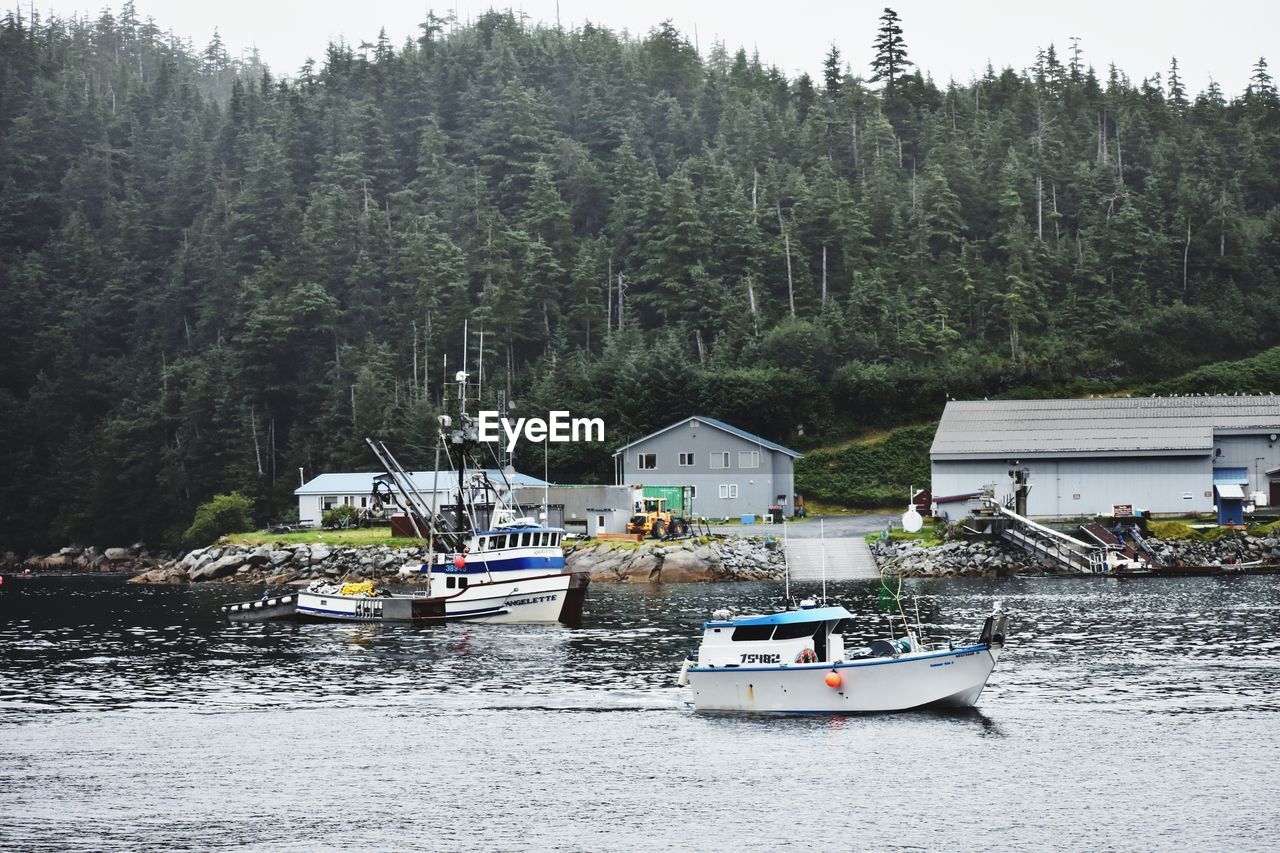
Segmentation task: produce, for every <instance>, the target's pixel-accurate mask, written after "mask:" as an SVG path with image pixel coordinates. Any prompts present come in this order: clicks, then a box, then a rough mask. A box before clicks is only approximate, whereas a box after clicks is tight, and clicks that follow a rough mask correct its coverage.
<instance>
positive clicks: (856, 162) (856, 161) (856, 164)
mask: <svg viewBox="0 0 1280 853" xmlns="http://www.w3.org/2000/svg"><path fill="white" fill-rule="evenodd" d="M849 141H850V142H851V143H852V144H853V168H854V169H858V168H861V160H862V158H861V156H860V155H859V154H858V117H857V116H854V117H853V129H852V130H851V131H850V133H849Z"/></svg>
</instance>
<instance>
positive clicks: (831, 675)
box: [827, 669, 844, 687]
mask: <svg viewBox="0 0 1280 853" xmlns="http://www.w3.org/2000/svg"><path fill="white" fill-rule="evenodd" d="M843 683H844V679H843V678H841V677H840V673H838V672H836V671H835V670H834V669H833V670H831V671H830V672H828V673H827V686H828V687H839V686H840V685H841V684H843Z"/></svg>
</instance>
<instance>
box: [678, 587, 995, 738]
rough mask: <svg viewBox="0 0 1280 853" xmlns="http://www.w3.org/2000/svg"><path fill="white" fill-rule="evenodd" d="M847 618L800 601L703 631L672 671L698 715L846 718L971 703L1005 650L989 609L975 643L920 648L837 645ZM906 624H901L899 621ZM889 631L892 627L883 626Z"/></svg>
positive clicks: (889, 642) (913, 635)
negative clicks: (677, 671) (727, 713)
mask: <svg viewBox="0 0 1280 853" xmlns="http://www.w3.org/2000/svg"><path fill="white" fill-rule="evenodd" d="M852 621H853V614H852V613H850V612H849V611H848V610H846V609H845V608H843V607H818V606H816V604H815V603H814V602H812V601H807V602H803V603H802V605H801V607H799V608H798V609H794V610H784V611H782V612H778V613H770V614H765V615H754V616H738V617H735V616H733V615H732V614H731V613H730V612H729V611H727V610H720V611H717V612H716V613H714V614H712V619H711V620H710V621H708V622H706V623H705V625H704V631H703V635H702V644H701V646H700V647H699V649H698V653H697V656H696V657H691V658H687V659H686V660H685V663H684V666H683V668H682V669H681V671H680V679H679V680H680V683H681V685H688V686H689V688H690V689H691V690H692V692H693V707H694V710H696V711H739V712H757V713H782V714H850V713H867V712H876V711H905V710H909V709H913V708H931V707H969V706H972V705H975V704H977V702H978V697H980V696H981V695H982V690H983V688H984V687H985V686H986V684H987V679H988V678H989V677H990V675H991V671H992V670H993V669H994V668H995V665H996V661H997V660H998V659H999V657H1000V653H1001V651H1002V650H1003V648H1004V643H1005V631H1006V628H1007V617H1006V616H1005V614H1004V613H1003V612H1002V611H1001V609H1000V606H999V605H998V604H997V605H996V608H995V610H994V611H993V612H992V614H991V615H990V616H988V617H987V619H986V622H985V623H984V624H983V626H982V629H981V631H980V632H979V634H978V636H977V637H976V639H973V640H971V641H967V642H961V643H955V642H951V641H945V642H925V641H924V640H923V639H922V636H921V632H920V630H919V626H918V625H917V626H916V627H915V628H908V629H906V630H905V631H904V633H903V634H902V636H899V637H896V638H894V637H891V638H889V639H880V640H876V641H874V642H872V643H869V644H867V645H862V646H856V647H854V648H848V649H847V648H846V647H845V639H844V632H845V631H846V630H848V629H849V628H850V627H851V624H852ZM904 621H905V620H904ZM890 624H892V620H891V621H890Z"/></svg>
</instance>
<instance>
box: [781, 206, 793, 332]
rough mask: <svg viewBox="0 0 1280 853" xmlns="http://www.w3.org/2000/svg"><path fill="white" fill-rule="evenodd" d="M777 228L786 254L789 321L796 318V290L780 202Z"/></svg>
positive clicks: (789, 238)
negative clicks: (779, 230) (789, 308)
mask: <svg viewBox="0 0 1280 853" xmlns="http://www.w3.org/2000/svg"><path fill="white" fill-rule="evenodd" d="M778 228H779V229H781V231H782V243H783V246H784V247H785V251H786V254H787V302H788V303H789V304H790V305H791V319H792V320H794V319H795V318H796V288H795V283H794V281H793V280H792V278H791V237H789V236H788V235H787V226H786V225H784V224H783V222H782V202H781V201H779V202H778Z"/></svg>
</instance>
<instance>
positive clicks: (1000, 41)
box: [0, 0, 1280, 96]
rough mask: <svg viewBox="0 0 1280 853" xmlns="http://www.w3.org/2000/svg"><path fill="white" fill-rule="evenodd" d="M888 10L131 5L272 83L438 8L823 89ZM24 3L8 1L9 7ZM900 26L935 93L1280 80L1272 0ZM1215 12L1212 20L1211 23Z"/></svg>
mask: <svg viewBox="0 0 1280 853" xmlns="http://www.w3.org/2000/svg"><path fill="white" fill-rule="evenodd" d="M885 1H886V0H872V1H871V2H868V0H844V2H815V0H788V2H781V3H780V2H776V0H775V2H768V3H766V2H757V0H737V2H733V0H683V2H673V0H619V2H608V0H596V2H588V0H512V2H502V0H500V2H466V0H439V2H435V3H432V2H430V0H420V2H419V3H405V2H403V1H402V0H401V2H394V0H360V2H357V3H351V2H338V0H309V2H294V0H265V2H264V0H218V2H215V3H199V2H192V0H135V3H136V6H137V9H138V13H139V14H140V15H141V16H143V17H144V18H145V17H147V16H150V17H153V18H155V20H156V24H157V25H158V26H159V27H160V28H161V29H162V30H170V29H172V30H173V32H175V33H176V34H178V35H181V36H189V37H190V38H191V39H192V41H193V42H194V43H195V44H196V45H197V46H200V47H202V46H204V45H205V44H207V43H208V41H209V38H210V37H211V36H212V34H213V30H214V28H215V27H217V28H218V30H219V33H220V34H221V36H222V39H223V42H224V43H225V44H226V46H227V48H228V50H229V51H230V52H231V53H232V55H236V54H237V53H239V52H241V51H245V52H247V51H248V50H249V49H250V48H252V47H254V46H256V47H257V49H258V50H259V51H260V52H261V55H262V58H263V60H264V61H265V62H266V63H267V64H268V65H269V66H271V68H272V70H273V71H275V72H276V74H277V75H278V76H288V75H291V74H293V73H294V72H295V71H296V70H297V69H298V68H299V67H300V66H301V65H302V63H303V62H304V61H305V59H306V58H307V57H308V56H311V57H315V58H317V59H320V58H322V57H323V55H324V48H325V45H326V44H328V42H329V41H330V40H338V39H345V40H346V41H347V42H348V43H350V44H353V45H358V44H359V43H360V42H361V41H373V40H374V39H375V38H376V37H377V35H378V31H379V29H380V28H383V27H385V28H386V31H387V35H388V36H389V37H390V39H391V41H392V43H393V44H395V45H396V46H399V45H400V44H402V43H403V42H404V40H405V39H406V38H408V37H417V36H418V35H419V30H418V26H417V25H418V24H419V23H420V22H421V21H422V20H423V19H424V18H425V17H426V10H427V9H428V8H433V9H434V11H435V13H436V14H437V15H438V16H441V17H443V16H445V15H446V14H447V12H448V11H449V10H450V9H453V10H454V11H455V13H456V15H457V18H458V19H459V20H460V21H463V22H465V21H467V20H468V19H474V18H475V17H476V16H477V15H479V14H480V13H482V12H483V11H485V10H486V9H489V8H491V7H497V8H504V7H507V6H509V7H510V8H512V9H515V10H516V11H522V12H523V13H524V14H525V15H526V16H527V17H528V18H529V19H530V20H532V21H543V22H546V23H548V24H554V23H555V21H556V19H557V14H558V15H559V20H560V23H561V24H562V25H563V26H565V27H569V26H572V25H574V24H580V23H582V22H583V21H585V20H590V21H592V23H595V24H601V25H604V26H607V27H609V28H610V29H613V30H617V31H622V30H628V31H630V32H631V33H632V34H634V35H643V34H644V33H646V32H648V30H649V29H650V28H651V27H652V26H654V25H655V24H657V23H659V22H660V21H662V20H664V19H668V18H669V19H671V20H672V21H673V22H674V23H675V25H676V27H677V28H679V29H680V30H681V31H682V32H683V33H685V34H686V36H687V37H688V38H689V39H690V41H695V40H696V43H697V44H698V46H699V48H700V50H701V51H702V53H703V55H704V56H705V55H706V54H707V52H708V50H709V49H710V46H711V45H712V43H713V42H714V41H716V40H720V41H723V42H724V43H725V46H726V47H727V48H728V49H729V51H730V53H732V52H734V51H735V50H736V49H737V48H738V47H739V46H741V47H745V48H746V49H747V51H748V53H750V52H751V51H753V50H758V51H759V54H760V58H761V60H762V61H763V62H764V63H766V64H769V65H777V66H778V67H780V68H781V69H782V70H783V71H784V72H786V74H787V75H788V76H789V77H794V76H797V75H798V74H800V73H801V72H808V73H809V74H810V75H811V76H813V77H815V78H817V77H819V75H820V73H821V64H822V59H823V57H824V56H825V55H826V53H827V51H828V49H829V48H830V46H831V44H832V43H833V42H834V43H835V44H836V46H837V47H839V48H840V51H841V54H842V55H843V56H844V58H845V61H846V62H848V63H849V64H850V65H851V67H852V70H853V72H854V73H855V74H861V75H862V76H864V77H865V76H867V75H868V71H867V64H868V62H869V61H870V58H871V42H872V40H873V39H874V37H875V29H876V25H877V19H878V18H879V16H880V14H881V13H882V11H883V9H884V4H885ZM16 2H19V0H7V2H5V0H0V5H2V6H5V7H11V6H12V5H13V4H14V3H16ZM20 2H21V3H22V6H23V8H24V10H25V9H27V8H28V4H30V3H31V2H35V8H36V9H37V10H38V11H41V13H42V14H43V13H49V12H52V13H54V14H58V15H60V16H63V17H70V16H72V15H76V14H80V15H83V14H87V13H91V14H93V15H94V16H96V15H97V13H98V11H99V10H100V9H102V8H103V7H104V6H105V7H111V8H113V9H118V8H119V5H120V0H113V1H112V2H99V3H96V4H92V5H91V4H89V3H87V2H85V0H43V1H42V0H20ZM889 2H891V3H892V6H893V8H894V10H895V11H896V12H897V13H898V15H899V16H900V17H901V19H902V27H903V35H904V37H905V38H906V42H907V49H908V54H909V58H910V59H911V60H912V61H913V62H915V63H916V65H917V66H919V67H920V68H921V69H923V70H924V71H925V72H926V73H929V74H932V76H933V78H934V80H935V81H936V82H937V83H938V84H939V85H944V84H945V83H946V82H947V80H948V79H951V78H954V79H955V80H957V81H958V82H961V83H963V82H967V81H968V80H969V79H970V78H972V77H975V76H979V75H981V74H982V72H983V71H984V69H985V68H986V65H987V63H988V62H990V63H991V64H992V65H993V66H995V68H996V70H997V71H999V70H1000V69H1002V68H1004V67H1005V66H1010V67H1013V68H1014V69H1018V70H1021V69H1022V68H1025V67H1027V66H1028V65H1030V64H1032V63H1033V62H1034V59H1035V54H1036V50H1037V48H1040V47H1047V46H1048V45H1049V44H1050V43H1052V44H1054V45H1056V46H1057V49H1058V54H1059V56H1060V57H1062V58H1063V60H1064V61H1065V59H1066V56H1067V51H1068V46H1069V39H1070V37H1072V36H1079V38H1080V45H1081V47H1082V49H1083V51H1084V60H1085V62H1086V63H1088V64H1091V65H1093V66H1094V68H1095V69H1097V71H1098V74H1099V76H1102V77H1105V75H1106V70H1107V66H1108V65H1109V64H1111V63H1113V62H1114V63H1115V64H1116V66H1117V68H1119V69H1120V70H1121V71H1123V72H1124V73H1126V74H1128V76H1129V77H1130V79H1132V80H1133V81H1135V82H1137V81H1140V80H1141V79H1142V78H1143V77H1147V76H1150V75H1153V74H1156V73H1159V74H1161V75H1162V76H1163V75H1165V74H1167V72H1168V68H1169V59H1170V57H1172V56H1176V57H1177V58H1178V65H1179V71H1180V74H1181V76H1182V78H1183V81H1184V84H1185V85H1186V86H1187V88H1188V89H1189V90H1190V91H1192V92H1199V91H1200V90H1202V89H1203V88H1204V87H1205V86H1206V85H1207V84H1208V82H1209V79H1210V77H1212V78H1213V79H1215V80H1217V81H1218V84H1219V85H1220V86H1221V87H1222V89H1223V91H1224V92H1225V93H1226V94H1227V95H1228V96H1230V95H1235V94H1239V93H1241V92H1243V91H1244V87H1245V86H1246V85H1247V84H1248V80H1249V75H1250V72H1251V69H1252V67H1253V64H1254V63H1255V62H1256V61H1257V60H1258V57H1260V56H1265V57H1266V58H1267V61H1268V63H1269V64H1272V65H1273V68H1272V69H1271V71H1272V76H1276V77H1280V68H1277V67H1274V66H1275V64H1276V63H1278V62H1280V55H1277V51H1276V49H1275V47H1276V44H1277V43H1278V39H1277V37H1278V36H1280V3H1277V2H1275V0H1271V2H1265V0H1217V2H1214V3H1213V4H1212V5H1209V4H1206V3H1205V2H1203V0H1200V2H1188V0H1163V2H1159V3H1154V2H1152V3H1145V2H1123V0H1073V2H1069V3H1063V4H1049V3H1028V2H1026V0H1019V1H1018V2H1012V0H985V2H967V3H966V2H956V0H889ZM1210 10H1211V11H1210Z"/></svg>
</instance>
